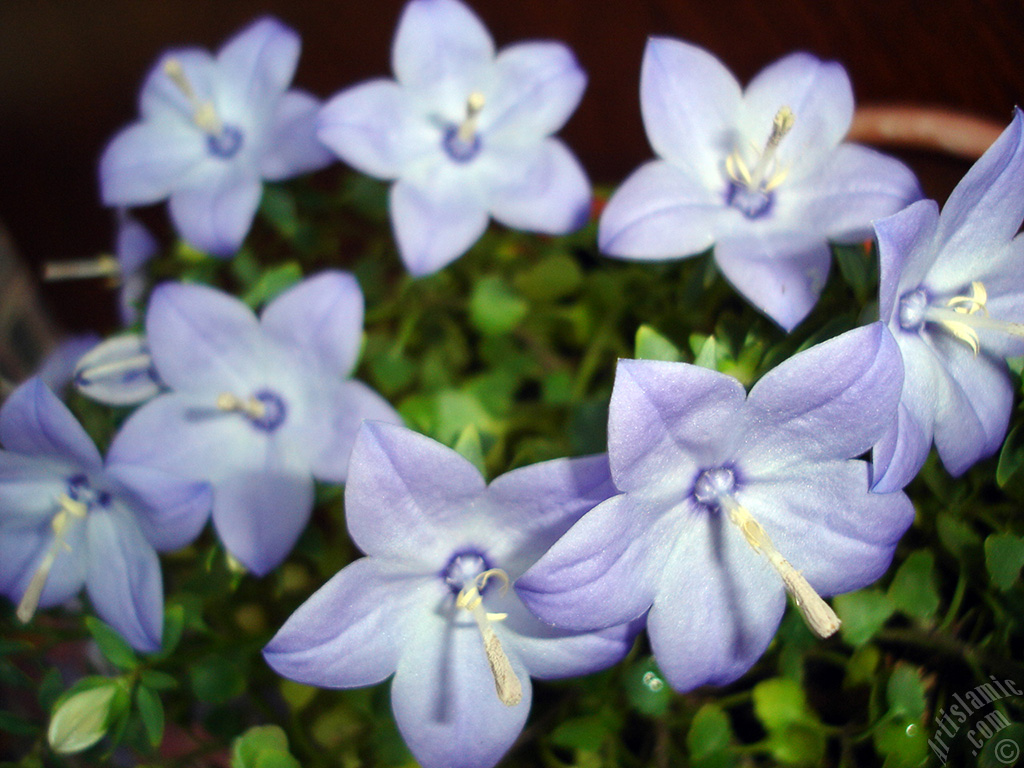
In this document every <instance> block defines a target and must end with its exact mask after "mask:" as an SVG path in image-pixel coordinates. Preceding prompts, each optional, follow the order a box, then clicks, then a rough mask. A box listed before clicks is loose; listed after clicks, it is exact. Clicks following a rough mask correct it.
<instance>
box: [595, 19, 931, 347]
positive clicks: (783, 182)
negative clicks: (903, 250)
mask: <svg viewBox="0 0 1024 768" xmlns="http://www.w3.org/2000/svg"><path fill="white" fill-rule="evenodd" d="M640 104H641V107H642V110H643V118H644V126H645V127H646V129H647V136H648V139H649V140H650V142H651V146H652V147H653V148H654V151H655V152H656V153H657V154H658V156H659V158H660V159H658V160H654V161H651V162H649V163H647V164H646V165H643V166H641V167H640V168H639V169H637V170H636V171H635V172H634V173H633V175H632V176H630V177H629V178H628V179H626V181H625V182H624V183H623V185H622V187H621V188H620V189H619V190H617V191H616V193H615V194H614V195H613V196H612V198H611V200H610V201H609V202H608V206H607V207H606V208H605V210H604V213H603V214H602V216H601V222H600V229H599V233H598V240H599V243H600V248H601V251H602V252H603V253H606V254H608V255H610V256H617V257H620V258H626V259H672V258H678V257H685V256H692V255H695V254H698V253H701V252H703V251H706V250H707V249H708V248H710V247H711V246H712V245H713V246H714V248H715V251H714V252H715V261H716V262H717V264H718V266H719V268H720V269H721V270H722V272H723V273H724V275H725V276H726V278H727V279H728V280H729V282H731V283H732V284H733V286H735V288H736V290H738V291H739V292H740V293H742V294H743V295H744V296H745V297H746V298H747V299H748V300H749V301H750V302H751V303H752V304H753V305H754V306H755V307H757V308H758V309H759V310H761V311H762V312H764V313H765V314H766V315H768V316H769V317H770V318H772V319H773V320H774V321H775V322H777V323H778V324H779V325H781V326H782V327H783V328H785V329H786V330H787V331H788V330H791V329H792V328H794V327H795V326H796V325H797V323H799V322H800V321H801V320H802V319H803V318H804V317H805V316H806V315H807V313H808V312H810V311H811V308H812V307H813V306H814V304H815V302H816V301H817V300H818V295H819V294H820V293H821V289H822V287H823V286H824V285H825V280H826V278H827V277H828V272H829V266H830V263H831V258H830V253H829V247H828V240H845V239H863V238H865V237H867V236H868V235H869V234H870V232H871V221H872V219H876V218H878V217H880V216H888V215H889V214H892V213H895V212H896V211H898V210H900V209H901V208H903V207H904V206H905V205H907V204H908V203H910V202H912V201H914V200H917V199H918V198H919V197H920V196H921V194H920V190H919V187H918V184H917V180H916V179H915V178H914V175H913V173H911V172H910V170H909V169H907V168H906V167H905V166H904V165H903V164H902V163H900V162H898V161H896V160H894V159H892V158H890V157H886V156H885V155H882V154H879V153H878V152H875V151H873V150H871V149H867V148H865V147H860V146H856V145H853V144H846V143H840V142H842V140H843V137H844V136H845V135H846V132H847V130H848V129H849V127H850V121H851V120H852V118H853V92H852V90H851V88H850V80H849V78H848V77H847V75H846V72H845V71H844V70H843V68H842V66H841V65H840V64H838V63H836V62H822V61H819V60H818V59H816V58H815V57H814V56H811V55H809V54H806V53H795V54H792V55H790V56H787V57H785V58H783V59H780V60H779V61H777V62H775V63H774V64H772V65H770V66H768V67H767V68H765V69H764V70H762V71H761V73H760V74H758V75H757V76H756V77H755V78H754V79H753V80H752V81H751V83H750V84H749V85H748V86H747V88H746V90H745V91H744V90H741V88H740V85H739V83H738V82H737V81H736V79H735V78H734V77H733V76H732V74H731V73H730V72H729V71H728V70H727V69H726V68H725V67H724V66H723V65H722V63H721V62H719V61H718V59H716V58H715V57H714V56H712V55H711V54H710V53H708V52H707V51H704V50H703V49H701V48H698V47H696V46H693V45H689V44H687V43H683V42H680V41H678V40H670V39H667V38H651V39H650V41H648V43H647V49H646V51H645V52H644V61H643V68H642V72H641V76H640Z"/></svg>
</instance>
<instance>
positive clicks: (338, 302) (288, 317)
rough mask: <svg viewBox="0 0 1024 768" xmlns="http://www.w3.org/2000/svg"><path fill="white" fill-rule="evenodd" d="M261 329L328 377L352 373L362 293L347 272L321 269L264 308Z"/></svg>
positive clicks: (360, 333) (360, 332)
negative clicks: (308, 360)
mask: <svg viewBox="0 0 1024 768" xmlns="http://www.w3.org/2000/svg"><path fill="white" fill-rule="evenodd" d="M260 325H261V326H262V328H263V330H264V331H265V332H266V333H267V334H269V335H270V336H271V337H273V338H274V340H275V341H277V342H278V343H280V344H282V345H284V346H287V347H290V348H292V349H295V350H297V351H299V352H300V353H302V354H304V355H306V356H307V357H308V358H309V359H310V361H311V362H312V363H313V364H315V365H316V366H318V367H320V368H321V369H323V370H324V371H325V372H327V373H328V374H329V376H330V377H332V378H335V377H338V378H343V377H345V376H348V375H349V374H351V373H352V369H353V368H354V367H355V364H356V360H357V358H358V356H359V346H360V344H361V342H362V338H363V292H362V291H361V290H360V289H359V283H358V282H356V279H355V277H353V276H352V274H350V273H348V272H341V271H340V270H334V269H331V270H324V271H323V272H320V273H318V274H316V275H314V276H313V277H310V278H307V279H306V280H303V281H302V282H300V283H298V284H297V285H295V286H294V287H292V288H290V289H288V290H287V291H285V292H284V293H282V294H281V295H280V296H278V297H277V298H275V299H274V300H273V301H272V302H270V304H268V305H267V306H266V308H265V309H264V310H263V313H262V315H261V316H260Z"/></svg>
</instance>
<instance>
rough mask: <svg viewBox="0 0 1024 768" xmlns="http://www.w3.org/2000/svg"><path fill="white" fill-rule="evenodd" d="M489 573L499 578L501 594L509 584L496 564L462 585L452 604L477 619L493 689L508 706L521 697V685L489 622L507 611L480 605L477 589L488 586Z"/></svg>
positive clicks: (498, 619) (498, 618) (499, 617)
mask: <svg viewBox="0 0 1024 768" xmlns="http://www.w3.org/2000/svg"><path fill="white" fill-rule="evenodd" d="M492 576H497V577H498V578H500V579H501V580H502V582H503V583H502V587H501V589H502V594H504V593H505V592H506V591H507V590H508V587H509V578H508V574H507V573H505V572H504V571H503V570H501V569H499V568H492V569H491V570H489V571H484V572H483V573H481V574H480V575H479V576H477V577H476V578H475V579H474V580H473V584H472V585H471V586H469V587H464V588H463V589H462V591H460V592H459V594H458V595H457V596H456V598H455V607H456V608H460V609H463V610H466V611H469V612H470V614H471V615H472V616H473V620H474V621H476V626H477V628H478V629H479V630H480V636H481V638H482V639H483V641H484V653H485V654H486V656H487V665H488V666H489V667H490V668H491V675H492V676H493V677H494V689H495V691H497V693H498V699H499V700H500V701H501V703H502V704H504V705H505V706H508V707H514V706H515V705H516V704H518V703H519V702H520V701H522V700H523V686H522V683H520V682H519V678H518V677H517V676H516V673H515V670H514V669H512V663H511V662H510V661H509V659H508V656H507V655H506V654H505V650H504V649H503V648H502V647H501V641H500V640H499V639H498V636H497V635H496V634H495V632H494V627H492V626H491V622H495V621H501V620H503V619H505V618H507V617H508V614H506V613H488V612H486V611H485V610H484V608H483V596H482V595H481V594H480V590H481V589H483V588H484V587H485V586H487V582H488V581H489V580H490V578H491V577H492Z"/></svg>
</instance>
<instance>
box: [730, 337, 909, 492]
mask: <svg viewBox="0 0 1024 768" xmlns="http://www.w3.org/2000/svg"><path fill="white" fill-rule="evenodd" d="M902 388H903V363H902V358H901V356H900V350H899V347H898V346H897V345H896V341H895V340H894V339H893V337H892V334H891V333H890V332H889V329H888V328H887V327H886V326H885V324H884V323H882V322H876V323H872V324H871V325H868V326H863V327H861V328H855V329H854V330H852V331H848V332H846V333H844V334H842V335H841V336H838V337H836V338H834V339H829V340H828V341H825V342H822V343H821V344H816V345H815V346H813V347H811V348H810V349H807V350H804V351H803V352H801V353H800V354H798V355H795V356H793V357H791V358H789V359H788V360H786V361H785V362H784V363H782V364H781V365H779V366H778V367H777V368H774V369H773V370H771V371H769V372H768V373H766V374H765V375H764V377H763V378H762V379H761V380H760V381H759V382H758V383H757V384H756V385H754V388H753V389H751V390H750V397H749V398H748V405H749V409H750V410H749V412H750V418H751V421H750V426H749V428H748V430H747V436H746V440H745V442H744V447H743V449H742V452H741V454H740V455H741V456H742V457H743V458H744V459H746V458H747V457H749V460H750V463H749V464H748V463H747V462H746V461H744V468H745V471H754V472H756V471H757V467H762V466H763V467H765V468H766V469H767V467H768V464H766V462H770V463H771V466H775V465H783V464H785V463H787V462H794V461H795V462H803V461H815V460H824V459H850V458H854V457H856V456H859V455H860V454H862V453H864V452H865V451H867V450H868V449H869V448H871V446H872V445H874V444H875V443H877V442H878V440H879V439H881V437H882V435H883V433H884V432H885V430H886V429H887V428H888V427H889V425H890V424H891V423H892V421H893V419H895V418H896V407H897V404H898V403H899V399H900V392H901V391H902Z"/></svg>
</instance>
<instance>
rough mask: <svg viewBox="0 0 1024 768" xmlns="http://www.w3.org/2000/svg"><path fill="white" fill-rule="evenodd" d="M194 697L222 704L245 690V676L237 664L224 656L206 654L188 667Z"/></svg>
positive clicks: (210, 702)
mask: <svg viewBox="0 0 1024 768" xmlns="http://www.w3.org/2000/svg"><path fill="white" fill-rule="evenodd" d="M189 677H190V678H191V680H192V690H193V691H194V692H195V694H196V698H198V699H199V700H200V701H205V702H207V703H209V704H223V703H225V702H226V701H230V700H231V699H233V698H234V697H235V696H240V695H241V694H242V693H243V692H244V691H245V676H244V675H243V674H242V670H241V669H240V668H239V666H238V664H237V663H236V662H235V661H234V660H232V659H229V658H226V657H224V656H207V657H206V658H204V659H202V660H200V661H198V662H195V663H194V664H193V665H192V667H191V669H189Z"/></svg>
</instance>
